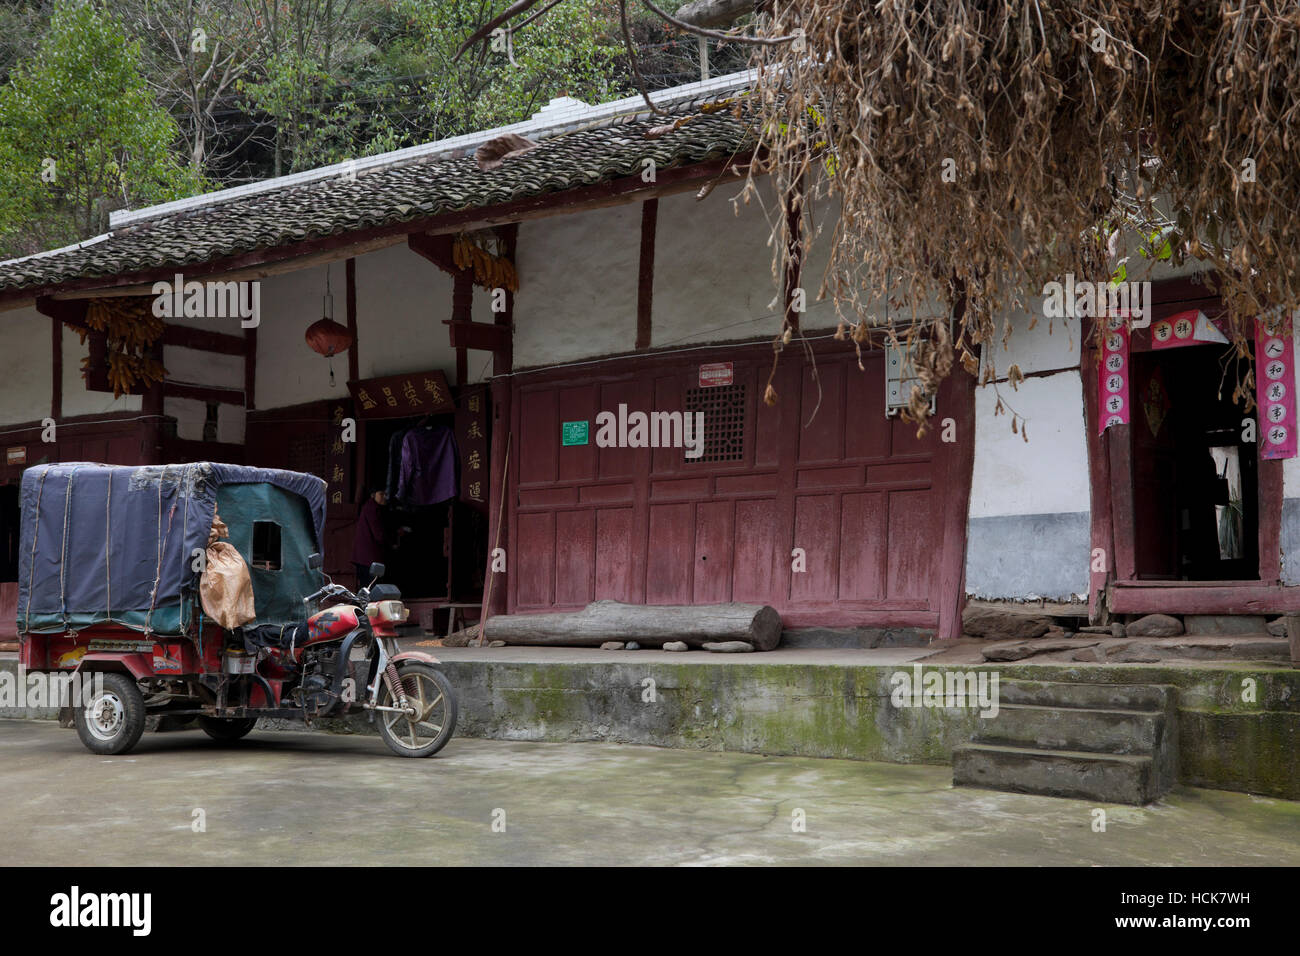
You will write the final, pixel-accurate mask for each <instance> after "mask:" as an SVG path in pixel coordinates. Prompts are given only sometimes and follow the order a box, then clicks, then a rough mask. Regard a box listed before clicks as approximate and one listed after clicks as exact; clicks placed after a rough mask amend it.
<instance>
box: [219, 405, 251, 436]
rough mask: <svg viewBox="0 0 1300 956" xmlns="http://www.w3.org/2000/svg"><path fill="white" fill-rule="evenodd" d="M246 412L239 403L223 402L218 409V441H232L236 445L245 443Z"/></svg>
mask: <svg viewBox="0 0 1300 956" xmlns="http://www.w3.org/2000/svg"><path fill="white" fill-rule="evenodd" d="M246 414H247V413H246V412H245V411H244V409H243V408H242V407H240V406H239V405H226V404H223V405H222V406H221V407H220V408H218V409H217V441H222V442H231V443H233V444H236V445H242V444H243V443H244V422H245V416H246Z"/></svg>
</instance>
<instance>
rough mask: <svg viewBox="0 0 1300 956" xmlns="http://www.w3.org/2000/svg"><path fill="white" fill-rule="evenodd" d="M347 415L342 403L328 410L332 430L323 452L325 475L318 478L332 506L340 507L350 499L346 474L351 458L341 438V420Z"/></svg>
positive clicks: (349, 467)
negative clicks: (320, 478)
mask: <svg viewBox="0 0 1300 956" xmlns="http://www.w3.org/2000/svg"><path fill="white" fill-rule="evenodd" d="M347 414H348V413H347V409H346V408H345V407H344V405H343V404H342V403H337V404H335V405H334V406H333V407H332V408H331V409H330V420H331V421H332V423H333V425H334V428H333V430H332V437H331V438H330V439H329V448H328V449H327V450H326V452H325V474H323V475H321V476H320V477H322V478H324V479H325V482H326V484H327V486H328V487H327V488H326V494H327V495H328V497H329V503H330V504H332V505H341V504H343V503H344V502H345V501H348V500H349V499H350V497H351V489H350V488H349V487H348V483H349V482H348V472H349V470H350V469H351V465H352V457H351V455H349V454H348V448H347V446H346V445H345V444H344V443H343V438H342V434H343V432H342V429H343V419H344V418H346V417H347Z"/></svg>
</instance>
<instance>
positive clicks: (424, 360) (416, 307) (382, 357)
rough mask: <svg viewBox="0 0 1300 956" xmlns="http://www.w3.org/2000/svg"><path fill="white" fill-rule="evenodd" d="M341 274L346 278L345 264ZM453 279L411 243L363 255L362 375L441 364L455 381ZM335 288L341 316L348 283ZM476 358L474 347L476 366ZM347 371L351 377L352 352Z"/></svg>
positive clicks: (479, 294)
mask: <svg viewBox="0 0 1300 956" xmlns="http://www.w3.org/2000/svg"><path fill="white" fill-rule="evenodd" d="M335 278H336V279H337V280H339V281H340V282H341V281H342V278H343V269H342V266H341V265H340V266H339V267H338V268H337V269H336V273H335ZM452 285H453V283H452V279H451V276H449V275H448V274H447V273H445V272H443V271H442V270H441V269H439V268H438V267H437V266H435V265H434V264H433V263H432V262H430V261H429V260H428V259H425V258H423V257H422V256H419V255H417V254H415V253H414V252H412V251H411V250H410V249H409V248H407V246H406V244H405V243H402V244H400V245H395V246H389V247H388V248H387V249H381V250H379V251H378V252H372V253H369V254H367V255H364V256H360V257H359V258H358V259H357V337H358V339H359V340H360V341H359V350H358V352H357V363H358V370H359V372H360V375H361V377H362V378H375V377H377V376H380V375H396V374H399V373H401V372H423V371H426V370H428V369H441V370H442V371H443V372H445V373H446V375H447V378H448V380H449V381H454V378H453V376H454V375H455V371H456V352H455V350H454V349H452V347H451V344H450V340H449V338H448V333H447V326H445V325H443V324H442V323H443V320H444V319H450V318H451V294H452ZM335 289H336V298H335V306H336V314H337V315H340V316H341V315H343V314H344V312H343V310H342V308H341V305H342V302H343V299H342V297H341V295H337V293H338V290H341V289H342V285H341V284H336V286H335ZM474 297H475V300H477V299H479V298H481V297H483V290H481V289H475V290H474ZM317 318H319V316H317ZM313 321H314V320H313ZM338 321H340V322H342V321H344V319H342V318H340V319H339V320H338ZM304 347H305V346H304ZM310 354H313V355H314V354H315V353H310ZM321 361H322V362H323V361H324V359H322V360H321ZM335 361H336V362H337V361H338V359H336V360H335ZM474 364H475V362H474V353H472V352H471V353H470V366H471V367H472V366H473V365H474ZM335 367H336V369H337V365H336V366H335ZM342 377H343V378H346V377H347V359H346V358H344V359H343V376H342ZM259 404H260V403H259Z"/></svg>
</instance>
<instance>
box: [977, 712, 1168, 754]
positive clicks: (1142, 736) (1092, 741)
mask: <svg viewBox="0 0 1300 956" xmlns="http://www.w3.org/2000/svg"><path fill="white" fill-rule="evenodd" d="M1165 726H1166V720H1165V715H1164V714H1163V713H1161V712H1158V711H1150V710H1096V709H1091V708H1087V709H1085V708H1062V707H1040V706H1037V705H1034V704H1005V703H1004V704H1002V705H1001V706H1000V707H999V709H998V713H997V716H996V717H989V718H985V719H984V720H981V721H980V725H979V727H980V729H979V731H978V732H977V734H976V736H975V742H976V743H981V744H995V745H999V744H1000V745H1009V746H1018V747H1032V748H1035V749H1039V750H1070V751H1084V752H1087V753H1112V754H1146V755H1151V754H1153V753H1154V752H1155V750H1156V748H1157V747H1158V746H1159V745H1160V743H1161V741H1162V739H1163V735H1164V732H1165Z"/></svg>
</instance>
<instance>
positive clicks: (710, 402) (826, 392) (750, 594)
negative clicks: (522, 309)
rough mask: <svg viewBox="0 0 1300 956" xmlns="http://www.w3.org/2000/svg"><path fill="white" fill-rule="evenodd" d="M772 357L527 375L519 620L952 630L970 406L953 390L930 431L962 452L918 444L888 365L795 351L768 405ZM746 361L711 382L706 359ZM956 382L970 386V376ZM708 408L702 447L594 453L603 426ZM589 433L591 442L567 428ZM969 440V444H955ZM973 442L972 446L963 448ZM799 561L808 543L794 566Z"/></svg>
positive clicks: (514, 537) (744, 355)
mask: <svg viewBox="0 0 1300 956" xmlns="http://www.w3.org/2000/svg"><path fill="white" fill-rule="evenodd" d="M770 356H771V353H770V352H769V351H766V350H763V349H743V350H742V349H738V350H735V351H734V352H728V353H726V354H724V355H707V354H704V353H692V355H691V358H690V361H689V364H686V363H683V362H682V361H681V357H680V356H678V357H674V358H673V359H643V360H640V362H639V363H638V365H637V366H636V367H629V366H631V365H632V364H633V363H631V362H610V363H606V364H605V365H602V366H592V367H588V368H586V369H584V370H583V371H584V374H583V376H582V379H581V380H580V381H576V382H575V381H573V380H571V379H570V380H564V379H559V378H555V377H550V376H544V375H541V374H539V375H538V376H536V377H527V378H522V379H516V384H515V389H516V391H515V400H514V403H513V406H514V409H515V414H514V423H513V427H514V434H515V441H516V447H517V448H518V449H519V452H518V456H517V458H515V459H514V460H513V461H512V462H511V472H512V474H511V491H512V492H513V493H512V494H510V499H509V500H510V511H511V514H510V521H511V526H510V540H511V541H513V542H514V543H515V546H514V548H513V552H514V553H513V555H512V556H511V560H512V561H513V563H512V564H511V565H509V567H510V573H509V575H508V582H509V607H510V610H511V611H519V612H529V611H550V610H570V609H576V608H579V607H582V606H583V605H585V604H587V603H588V602H590V601H592V600H596V599H600V598H613V599H617V600H621V601H628V602H633V603H645V604H706V603H717V602H724V601H733V600H734V601H746V602H755V603H765V604H771V605H773V606H774V607H776V608H777V610H778V611H780V612H781V614H782V617H783V619H784V620H785V622H786V624H787V625H792V626H807V625H823V624H824V625H836V626H849V625H859V626H897V625H906V626H917V627H927V628H936V627H939V626H940V625H941V623H942V622H941V619H942V621H951V620H952V619H954V615H955V613H956V610H957V607H958V606H959V604H960V590H961V568H962V562H963V559H964V542H965V518H966V504H967V500H968V497H969V480H970V475H969V468H970V456H969V452H970V449H969V444H970V443H971V441H972V440H973V434H972V433H971V426H970V414H971V408H970V406H971V397H970V391H969V388H968V387H963V386H962V385H961V384H957V383H951V384H949V385H946V386H945V389H944V392H943V393H941V396H940V401H939V414H938V416H937V417H938V418H939V419H942V418H945V417H948V416H952V417H954V418H955V423H954V424H955V430H956V432H957V434H956V436H955V437H956V438H957V441H954V442H951V443H943V442H941V441H940V437H939V434H938V432H939V429H937V428H936V429H932V430H931V431H930V433H929V434H928V435H927V436H926V437H925V438H923V439H917V438H916V429H915V427H914V426H911V425H907V424H905V423H903V422H902V421H900V420H898V419H896V418H895V419H886V418H885V417H884V414H883V404H884V392H885V386H884V372H883V362H882V360H881V357H880V356H879V355H878V354H877V355H867V356H864V363H865V365H866V371H862V370H859V369H858V367H857V362H856V359H855V357H854V356H853V355H852V354H851V353H849V354H839V355H834V356H833V357H829V358H828V357H826V356H819V358H818V364H817V367H816V369H815V370H814V368H813V367H811V366H809V365H806V364H805V363H803V362H800V361H795V360H794V356H793V355H791V356H787V360H786V361H783V362H782V365H781V368H780V370H779V372H778V379H777V381H776V383H775V385H776V388H777V391H778V393H779V395H780V396H781V398H780V401H779V402H778V404H777V405H776V406H775V407H768V406H766V405H764V404H763V403H762V401H761V397H762V394H763V389H764V387H765V385H766V382H767V374H768V371H769V370H770V368H771V357H770ZM716 359H722V360H724V361H731V362H733V364H734V380H733V382H732V384H730V385H725V386H718V387H701V386H700V383H699V364H700V363H704V362H709V361H711V360H716ZM963 378H964V376H963ZM620 404H625V405H627V407H628V410H629V412H631V411H637V410H640V411H646V412H649V411H659V412H664V411H667V412H676V411H682V412H687V413H689V412H692V411H696V410H702V411H703V412H704V414H705V438H706V447H705V451H704V454H703V455H702V456H701V457H700V458H698V459H695V460H692V459H689V458H687V457H686V455H685V453H684V450H683V449H682V448H600V447H598V446H597V445H596V443H595V442H596V434H597V427H596V417H597V414H598V413H599V412H601V411H606V410H608V411H612V412H617V410H618V407H619V405H620ZM575 421H586V422H588V423H589V424H588V427H589V443H588V444H587V445H574V446H567V447H566V446H563V445H562V444H561V432H562V425H563V423H565V422H575ZM963 431H964V434H963V433H962V432H963ZM963 442H964V443H965V447H963V444H962V443H963ZM795 549H801V551H800V552H797V553H795Z"/></svg>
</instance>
